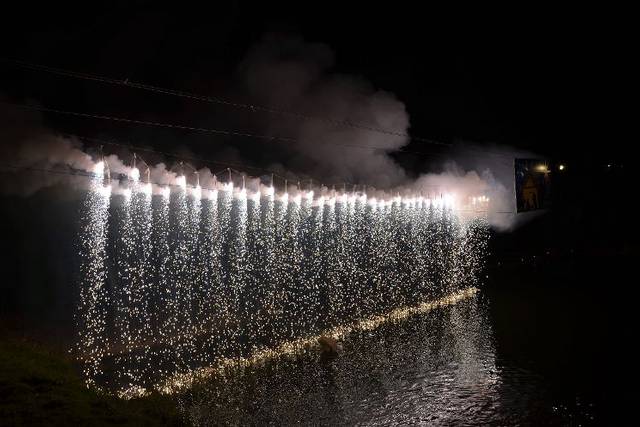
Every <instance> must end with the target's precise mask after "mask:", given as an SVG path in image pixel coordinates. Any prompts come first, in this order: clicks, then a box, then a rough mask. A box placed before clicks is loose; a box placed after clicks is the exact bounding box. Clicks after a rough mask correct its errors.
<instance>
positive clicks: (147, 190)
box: [142, 182, 152, 196]
mask: <svg viewBox="0 0 640 427" xmlns="http://www.w3.org/2000/svg"><path fill="white" fill-rule="evenodd" d="M142 192H143V193H144V194H146V195H147V196H150V195H151V192H152V187H151V183H150V182H148V183H146V184H144V185H143V186H142Z"/></svg>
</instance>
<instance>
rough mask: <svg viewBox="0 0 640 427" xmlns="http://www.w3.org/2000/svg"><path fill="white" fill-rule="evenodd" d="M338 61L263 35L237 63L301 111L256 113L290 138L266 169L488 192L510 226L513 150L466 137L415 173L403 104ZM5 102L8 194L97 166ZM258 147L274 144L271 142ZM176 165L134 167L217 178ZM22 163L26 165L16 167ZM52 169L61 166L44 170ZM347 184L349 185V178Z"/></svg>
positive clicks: (496, 218) (269, 94)
mask: <svg viewBox="0 0 640 427" xmlns="http://www.w3.org/2000/svg"><path fill="white" fill-rule="evenodd" d="M333 63H334V55H333V52H332V51H331V50H330V48H329V47H328V46H326V45H323V44H318V43H306V42H305V41H303V40H302V39H299V38H290V37H281V36H275V35H272V36H267V37H265V38H264V39H263V40H262V41H261V42H260V43H258V44H257V45H256V46H254V47H253V48H252V49H250V51H249V52H248V54H247V55H246V57H245V59H244V60H243V61H242V62H241V64H240V66H239V70H238V72H239V75H240V80H241V82H242V84H243V86H244V90H245V92H246V93H247V94H248V96H249V98H250V99H251V100H253V102H255V103H256V104H257V105H267V106H270V107H273V108H274V109H281V110H283V111H290V112H296V114H299V115H300V116H301V117H292V116H291V115H290V116H289V117H287V116H286V115H284V116H283V115H281V114H270V113H264V112H263V113H256V114H252V115H251V117H250V118H251V119H253V120H258V121H259V122H258V123H255V122H254V123H252V124H253V125H257V126H258V127H259V128H260V129H261V130H262V131H263V133H264V134H267V135H285V136H287V137H290V138H292V139H293V140H294V141H293V142H291V143H290V144H281V145H279V146H278V149H279V150H280V152H282V153H283V157H284V160H283V161H282V162H281V164H284V165H286V167H282V166H280V165H271V166H270V167H269V168H270V169H272V170H276V171H279V172H281V173H283V174H287V175H288V176H292V175H295V174H300V173H303V174H304V175H305V176H309V177H313V178H314V180H317V181H316V182H323V181H324V182H330V183H336V182H346V183H358V184H359V186H358V190H360V191H362V190H364V188H365V186H366V192H367V195H368V196H369V197H378V198H387V199H388V198H390V197H395V196H397V195H401V196H404V197H413V196H415V197H418V196H424V197H425V198H437V197H438V196H441V195H442V194H445V193H450V194H454V195H455V197H456V199H457V200H458V201H464V202H465V203H466V202H467V201H469V200H470V199H471V198H473V197H477V196H481V195H483V196H486V197H489V198H490V200H491V203H490V204H489V209H490V211H493V212H496V214H495V215H491V213H490V215H489V222H490V223H491V224H492V225H494V226H495V227H497V228H499V229H508V228H510V227H511V226H512V225H513V223H514V219H515V214H509V213H510V212H514V207H513V197H514V196H513V164H512V160H510V155H512V154H513V153H509V151H508V150H506V149H493V151H494V152H495V151H500V156H498V157H496V156H495V155H488V154H486V153H483V149H482V148H481V147H476V148H475V150H474V151H473V152H472V155H469V152H466V151H465V148H464V147H465V145H460V146H457V148H460V151H461V153H462V154H461V155H454V156H452V158H451V159H450V160H449V162H447V163H446V164H445V167H444V168H443V169H442V170H441V171H439V172H438V173H427V174H424V175H421V176H419V177H418V178H417V179H412V178H409V177H408V174H407V172H406V171H405V170H404V169H403V168H402V167H401V166H400V165H398V164H397V163H396V162H395V161H394V159H393V158H392V157H391V156H390V154H391V153H393V152H394V151H396V150H398V149H401V148H403V147H404V146H406V145H407V144H408V138H407V134H408V132H409V115H408V113H407V111H406V108H405V105H404V104H403V103H402V102H401V101H399V100H398V99H397V98H396V97H395V96H394V95H393V94H391V93H389V92H384V91H381V90H377V89H375V88H374V87H372V85H371V84H369V83H368V82H366V81H365V80H363V79H361V78H356V77H353V76H347V75H340V74H332V73H331V67H332V66H333ZM0 108H2V111H0V113H1V115H2V120H3V121H4V122H5V123H4V124H3V126H2V129H1V130H0V137H1V139H2V156H3V159H4V162H5V163H6V164H7V166H11V167H12V168H10V169H8V170H16V167H17V173H19V174H20V178H19V179H11V180H6V179H5V180H2V181H1V182H2V184H1V190H2V191H3V192H4V193H9V194H22V195H26V196H28V195H30V194H33V193H34V192H36V191H38V190H39V189H41V188H45V187H50V186H53V185H60V184H64V185H69V184H71V185H74V186H76V187H77V186H81V187H85V188H86V186H87V182H86V181H87V179H86V178H85V177H84V176H73V175H69V174H68V172H70V171H71V172H73V171H81V172H85V173H93V172H94V168H95V164H96V162H97V161H98V160H100V159H98V157H99V156H97V155H96V152H95V151H94V152H93V156H90V155H89V154H87V152H86V151H85V150H83V147H82V145H81V144H80V142H79V141H77V140H75V139H70V138H65V137H62V136H58V135H55V134H54V132H52V131H51V130H50V129H47V128H46V127H45V126H44V124H43V122H42V117H41V116H40V115H39V114H38V113H34V112H25V111H21V110H16V109H11V108H10V107H7V106H2V107H0ZM311 117H313V118H311ZM317 118H322V119H317ZM371 129H377V130H383V131H382V132H379V131H372V130H371ZM261 149H264V150H269V149H271V146H268V145H265V146H264V147H263V148H261ZM120 154H121V157H118V155H116V154H111V155H107V156H106V157H105V158H104V161H105V163H106V164H107V166H108V169H109V171H110V172H111V174H112V175H113V176H114V177H115V179H114V180H113V181H112V186H113V189H112V190H113V192H114V193H116V194H117V193H119V192H121V191H126V188H127V187H128V184H127V182H126V181H127V179H129V178H131V175H132V161H131V153H127V155H126V156H124V157H122V153H120ZM210 157H212V158H215V156H210ZM125 159H126V160H125ZM176 164H177V163H176V162H167V163H158V164H152V165H149V170H148V172H147V170H146V166H140V168H139V170H138V171H137V172H135V173H137V174H138V175H140V178H139V179H140V180H141V181H142V182H151V183H153V186H152V191H153V193H154V194H160V193H161V192H162V191H163V189H162V187H163V186H167V185H169V186H171V185H176V184H179V183H178V182H177V178H178V176H179V175H181V174H184V175H186V177H185V180H186V184H188V185H190V186H194V187H195V186H196V185H197V184H199V185H200V186H201V187H202V188H203V189H207V188H213V187H214V186H215V184H216V180H215V178H214V176H213V174H212V172H211V171H210V170H209V169H207V168H203V169H200V170H199V171H198V172H199V173H198V174H197V176H196V174H194V173H193V171H192V170H191V169H190V168H189V169H186V168H180V167H176ZM195 166H196V167H197V166H198V165H195ZM21 169H22V170H24V172H25V173H20V170H21ZM34 169H39V170H41V171H40V172H38V171H37V170H34ZM51 169H53V170H56V171H59V172H60V173H58V174H56V173H49V172H45V171H42V170H51ZM182 169H184V170H182ZM65 172H67V173H65ZM236 179H237V177H236ZM236 184H238V182H236ZM247 184H248V185H247V188H248V189H250V190H253V191H258V190H260V189H261V185H260V181H259V180H253V181H250V180H249V179H247ZM262 184H267V183H266V182H264V181H263V182H262ZM304 188H305V190H306V189H307V188H306V186H305V187H304ZM330 188H331V186H330V185H327V186H325V187H322V186H320V188H318V187H317V186H316V188H315V193H316V195H321V194H326V193H327V192H328V190H329V189H330ZM374 188H378V189H383V190H384V191H382V190H375V189H374ZM336 189H338V190H342V188H339V187H336ZM346 189H347V190H349V191H351V190H352V189H353V186H351V185H350V186H347V187H346ZM277 190H281V189H277ZM289 191H290V192H292V193H295V192H296V189H295V187H294V186H289Z"/></svg>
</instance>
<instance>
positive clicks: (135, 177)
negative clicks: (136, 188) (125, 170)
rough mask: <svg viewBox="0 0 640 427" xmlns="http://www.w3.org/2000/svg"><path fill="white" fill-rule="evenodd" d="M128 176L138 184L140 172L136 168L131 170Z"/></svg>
mask: <svg viewBox="0 0 640 427" xmlns="http://www.w3.org/2000/svg"><path fill="white" fill-rule="evenodd" d="M129 176H130V177H131V179H132V180H133V181H135V182H138V181H139V180H140V170H139V169H138V168H132V169H131V171H130V172H129Z"/></svg>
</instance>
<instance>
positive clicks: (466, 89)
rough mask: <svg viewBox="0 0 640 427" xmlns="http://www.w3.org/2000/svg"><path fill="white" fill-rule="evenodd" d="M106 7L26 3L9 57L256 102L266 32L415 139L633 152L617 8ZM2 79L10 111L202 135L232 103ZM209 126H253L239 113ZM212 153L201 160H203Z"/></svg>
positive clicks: (121, 134)
mask: <svg viewBox="0 0 640 427" xmlns="http://www.w3.org/2000/svg"><path fill="white" fill-rule="evenodd" d="M111 4H112V5H110V6H103V7H102V8H96V7H95V5H93V4H92V3H90V2H84V3H83V4H82V5H80V6H70V5H66V6H65V5H59V4H58V3H55V4H52V5H50V6H46V7H45V8H40V7H33V6H31V5H30V6H27V8H26V9H25V10H22V11H15V12H10V13H7V14H6V16H5V22H8V25H3V28H2V30H1V31H2V33H3V34H2V40H3V44H2V55H1V56H3V57H4V58H12V59H19V60H24V61H28V62H34V63H38V64H44V65H48V66H52V67H59V68H64V69H70V70H75V71H80V72H87V73H93V74H100V75H104V76H108V77H112V78H118V79H125V78H128V79H130V80H132V81H135V82H142V83H147V84H151V85H157V86H163V87H169V88H174V89H179V90H184V91H189V92H194V93H200V94H205V95H212V96H222V97H225V98H229V99H233V100H239V101H242V102H251V101H252V100H251V99H246V98H243V95H242V94H241V93H237V92H236V91H234V89H233V87H234V78H235V77H234V76H235V74H236V70H237V67H238V64H239V62H240V61H241V60H242V58H243V57H244V55H245V54H246V52H247V50H248V49H249V48H250V47H251V46H252V45H254V44H255V43H256V42H257V41H259V40H260V39H261V38H262V37H263V36H264V34H266V33H274V32H275V33H285V34H290V35H295V36H301V37H303V38H304V39H305V40H307V41H312V42H322V43H325V44H327V45H328V46H330V47H331V48H332V49H333V50H334V52H335V55H336V63H335V67H334V68H333V71H334V72H337V73H345V74H353V75H356V76H362V77H363V78H365V79H366V80H368V81H370V82H372V84H373V85H374V86H375V87H376V88H381V89H384V90H387V91H390V92H393V93H395V94H396V95H397V97H398V98H399V99H400V100H401V101H403V102H404V103H405V104H406V106H407V110H408V112H409V115H410V120H411V129H410V131H411V133H412V134H414V135H418V136H421V137H426V138H433V139H438V140H443V141H453V140H456V139H465V140H471V141H478V142H486V143H490V142H495V143H500V144H507V145H510V146H514V147H519V148H527V149H531V150H533V151H535V152H539V153H541V154H544V155H549V156H555V157H559V158H562V157H575V156H578V157H582V156H586V157H592V158H593V157H597V158H599V157H602V158H605V157H606V158H607V160H606V161H609V159H617V158H622V157H624V154H625V150H628V149H627V148H625V146H626V144H627V143H626V139H625V138H623V136H622V130H621V129H622V128H623V124H624V123H625V122H626V121H627V119H628V116H629V115H630V113H626V114H625V113H624V108H623V107H622V105H623V101H622V100H624V98H625V96H626V91H627V90H628V88H627V83H626V82H627V79H628V77H629V76H630V75H631V70H630V69H629V65H630V63H631V58H630V56H631V55H632V51H630V50H629V49H630V46H629V45H630V44H631V42H630V40H631V28H630V26H629V23H628V22H627V20H626V19H624V15H625V14H624V12H623V11H620V12H619V14H615V13H609V12H605V11H601V10H588V11H585V10H578V9H573V10H559V9H557V8H553V9H548V10H541V9H540V10H535V9H533V8H531V9H523V10H506V9H493V10H487V9H479V10H465V11H462V10H458V11H455V13H452V12H451V11H447V12H443V11H440V10H422V9H421V8H418V7H417V6H416V7H415V8H411V7H409V6H408V5H406V4H405V5H401V4H397V5H396V4H394V3H390V2H385V3H382V4H380V5H379V6H376V5H375V4H374V2H367V3H366V4H362V5H352V6H349V5H347V4H346V2H342V3H316V2H313V3H309V2H297V3H295V4H294V5H293V6H290V5H288V6H274V5H273V4H272V2H266V4H264V5H262V6H255V5H252V4H250V3H248V2H233V1H231V2H209V6H208V7H207V8H204V9H202V8H195V7H190V6H187V5H183V4H182V3H181V2H172V3H171V4H170V5H168V6H167V7H158V6H157V5H155V4H154V2H150V1H132V2H112V3H111ZM462 12H464V13H462ZM0 73H1V74H0V75H1V76H2V78H1V80H0V82H1V83H0V92H1V93H4V95H5V96H7V97H8V98H9V100H10V101H12V102H23V101H25V100H32V101H37V102H39V103H40V104H42V105H44V106H48V107H52V108H61V109H68V110H75V111H89V112H97V113H104V114H110V115H119V116H126V117H132V118H138V119H144V120H164V121H173V122H179V123H185V124H193V125H196V126H197V125H202V124H203V121H204V123H205V124H210V122H207V121H206V120H204V119H203V117H211V116H217V117H222V118H225V117H228V116H227V114H228V111H225V110H227V109H226V108H222V107H219V106H215V105H208V104H202V103H195V102H191V101H187V102H185V101H183V100H176V99H172V98H170V97H166V96H156V95H151V94H149V93H145V92H141V91H136V90H133V89H128V88H118V87H113V86H109V85H103V84H99V83H96V82H86V81H79V80H75V79H69V78H61V77H56V76H53V75H48V74H45V73H40V72H33V71H26V70H23V69H20V68H16V67H14V66H11V65H9V64H6V63H2V64H0ZM284 107H285V108H286V106H284ZM241 113H242V114H246V112H241ZM45 118H46V120H47V121H48V123H49V125H50V126H52V127H54V128H57V129H61V130H64V131H68V132H70V133H79V134H84V135H90V136H101V137H117V138H125V139H127V140H128V141H133V142H135V141H142V143H144V144H146V145H152V146H156V145H161V146H162V145H167V144H168V143H167V142H166V141H167V140H168V139H171V138H179V139H180V141H182V142H183V144H184V145H186V146H187V147H189V148H191V149H193V150H195V151H196V152H199V151H202V150H200V149H199V147H200V146H202V142H201V138H202V135H193V134H189V133H186V132H177V133H176V132H175V131H165V130H158V129H149V128H144V129H142V128H141V127H140V126H126V125H122V124H115V125H113V124H105V123H96V122H95V121H91V120H86V119H78V118H68V117H67V118H64V117H59V116H55V115H51V114H48V115H46V117H45ZM212 124H214V125H216V126H221V127H226V128H233V129H239V130H244V129H243V125H244V123H243V120H242V116H241V115H240V118H238V117H234V120H226V119H225V120H223V119H220V120H218V121H217V122H216V121H215V120H214V121H213V123H212ZM246 126H249V125H248V124H247V125H246ZM98 128H99V129H100V130H99V131H97V129H98ZM172 132H173V133H172ZM208 138H209V137H208ZM191 141H193V142H191ZM199 141H200V142H199ZM220 143H221V144H230V145H238V146H240V145H242V144H243V142H242V141H237V140H224V141H221V142H220ZM245 146H247V145H245ZM248 147H252V146H251V145H250V143H249V145H248ZM409 148H410V149H413V150H422V149H423V145H420V144H419V143H418V142H412V143H411V145H410V146H409ZM430 149H433V147H424V150H430ZM240 150H242V149H240ZM204 151H205V152H204V153H202V152H201V153H200V154H201V155H207V153H206V150H204ZM253 161H257V162H259V159H257V158H254V159H253Z"/></svg>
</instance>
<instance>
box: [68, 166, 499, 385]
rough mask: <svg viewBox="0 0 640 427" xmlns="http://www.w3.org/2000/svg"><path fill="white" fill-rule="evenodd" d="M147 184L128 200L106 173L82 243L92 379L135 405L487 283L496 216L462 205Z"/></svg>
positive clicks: (82, 318)
mask: <svg viewBox="0 0 640 427" xmlns="http://www.w3.org/2000/svg"><path fill="white" fill-rule="evenodd" d="M135 178H136V179H134V180H131V182H130V185H129V187H128V188H126V189H124V190H122V189H121V191H119V193H117V194H116V193H115V192H112V187H111V186H109V185H105V183H104V179H103V177H102V176H101V175H100V174H97V175H96V177H95V178H94V179H93V184H92V188H91V189H89V191H88V192H87V196H86V202H85V204H84V212H83V224H82V228H81V236H80V237H81V257H82V260H83V262H82V268H81V273H82V283H81V295H80V310H79V314H78V320H79V325H80V328H79V330H80V333H79V341H78V352H79V354H80V358H81V359H82V360H83V362H84V374H85V376H86V378H87V381H88V383H89V384H91V385H92V386H95V387H98V388H103V389H108V390H115V391H117V392H118V393H120V394H121V395H124V396H134V395H140V394H144V393H146V392H148V391H149V390H151V389H153V388H156V389H160V390H161V391H163V390H164V391H167V390H171V387H174V386H176V385H179V384H180V383H181V382H184V379H185V378H188V377H189V376H192V375H193V374H194V373H196V372H202V370H203V369H214V368H215V367H220V366H224V365H229V364H246V363H250V362H251V361H252V360H253V361H255V360H258V359H263V358H265V357H275V356H277V355H278V354H280V353H287V352H289V353H290V352H295V351H298V350H301V349H304V348H305V347H308V345H309V344H311V343H313V342H314V341H315V339H314V337H316V338H317V337H318V336H320V335H333V336H338V337H343V336H345V335H346V334H348V333H349V332H350V331H353V330H357V329H366V328H371V327H375V325H376V324H377V323H380V322H383V321H387V320H393V319H396V318H399V317H402V316H406V315H409V314H411V313H412V312H415V311H420V310H423V309H425V308H429V307H431V306H432V305H433V304H436V305H437V304H441V303H448V302H452V301H455V300H456V299H459V298H461V297H464V296H465V295H468V294H469V293H472V292H474V286H475V285H476V284H477V282H478V280H479V272H480V270H481V268H482V263H483V255H484V252H485V248H486V240H487V239H486V237H487V233H486V231H487V224H486V220H485V219H484V218H483V216H482V215H481V214H480V215H479V214H478V213H477V212H475V211H474V213H473V214H468V213H467V212H469V211H468V210H465V209H462V208H461V206H460V203H458V202H457V201H456V200H455V199H454V198H452V197H450V196H438V197H433V198H426V197H399V196H396V197H391V198H387V199H380V198H379V199H374V198H368V197H367V195H366V194H364V193H361V192H353V193H346V192H336V191H329V190H327V189H324V190H323V191H321V192H320V193H321V194H319V195H316V194H314V192H313V191H311V190H309V191H295V192H292V193H291V194H290V193H287V192H276V191H274V188H273V187H266V186H263V187H261V189H260V190H258V191H249V190H248V189H246V188H243V187H242V186H234V184H233V182H227V183H224V184H221V183H219V184H217V185H215V186H214V187H213V188H210V189H207V190H205V189H202V188H201V187H200V186H189V185H187V184H186V180H185V178H184V177H178V178H177V179H176V182H177V185H175V186H173V187H169V186H167V187H165V188H164V189H163V190H162V191H152V186H151V184H150V183H143V182H142V181H140V180H138V179H137V174H136V176H135ZM154 193H157V194H154ZM473 202H474V203H475V202H477V200H474V201H473Z"/></svg>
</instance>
